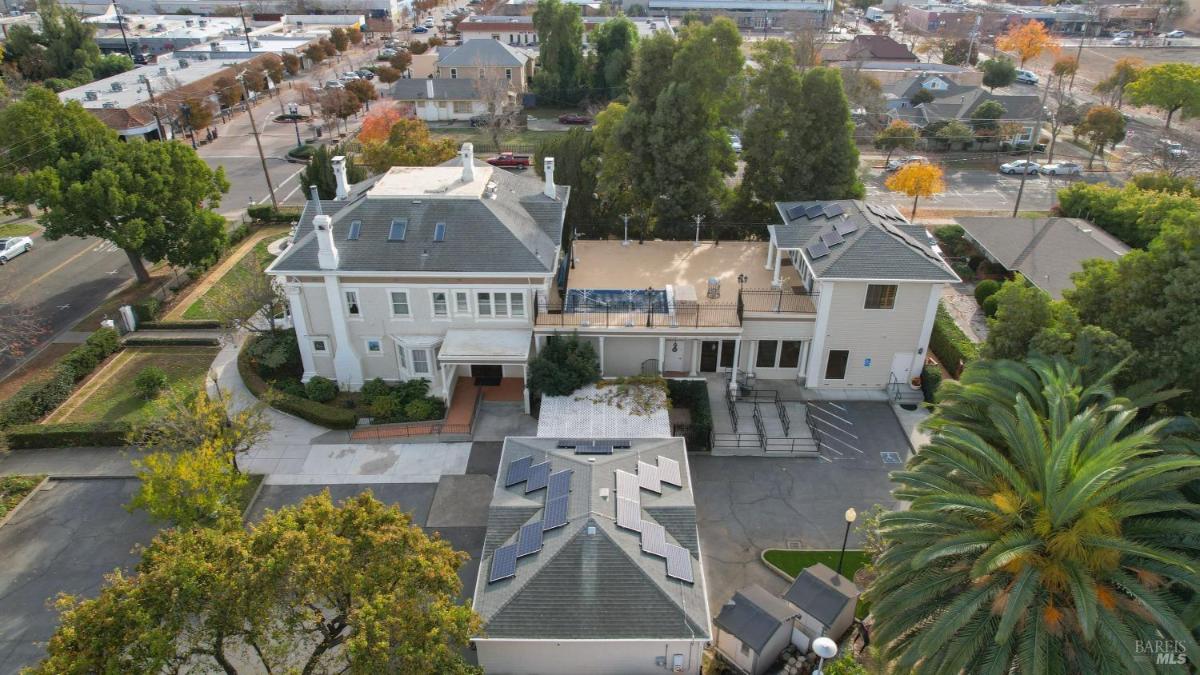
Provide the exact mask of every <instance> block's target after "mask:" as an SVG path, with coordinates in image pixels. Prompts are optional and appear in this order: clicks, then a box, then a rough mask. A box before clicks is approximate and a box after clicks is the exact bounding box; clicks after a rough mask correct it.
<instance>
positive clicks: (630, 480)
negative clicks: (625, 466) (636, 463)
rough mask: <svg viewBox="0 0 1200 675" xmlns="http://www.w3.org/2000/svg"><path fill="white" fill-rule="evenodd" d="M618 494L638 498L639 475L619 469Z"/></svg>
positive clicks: (617, 472) (628, 497)
mask: <svg viewBox="0 0 1200 675" xmlns="http://www.w3.org/2000/svg"><path fill="white" fill-rule="evenodd" d="M616 474H617V496H618V497H624V498H626V499H637V498H638V477H637V476H635V475H634V474H632V473H629V472H628V471H621V470H617V471H616Z"/></svg>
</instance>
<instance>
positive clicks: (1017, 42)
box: [996, 20, 1058, 68]
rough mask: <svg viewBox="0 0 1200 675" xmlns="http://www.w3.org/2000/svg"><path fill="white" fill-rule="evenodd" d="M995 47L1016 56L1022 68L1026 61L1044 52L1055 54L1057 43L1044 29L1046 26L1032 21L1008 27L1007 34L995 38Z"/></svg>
mask: <svg viewBox="0 0 1200 675" xmlns="http://www.w3.org/2000/svg"><path fill="white" fill-rule="evenodd" d="M996 47H998V48H999V49H1003V50H1004V51H1006V52H1012V53H1014V54H1016V55H1017V58H1018V59H1019V60H1020V64H1021V67H1022V68H1024V67H1025V62H1026V61H1028V60H1030V59H1036V58H1037V57H1039V56H1041V55H1042V54H1043V53H1045V52H1050V53H1057V52H1058V41H1057V40H1056V39H1055V38H1054V36H1053V35H1051V34H1050V31H1049V30H1047V29H1046V24H1044V23H1042V22H1041V21H1036V20H1034V21H1026V22H1025V23H1021V24H1014V25H1012V26H1010V27H1009V29H1008V32H1006V33H1005V34H1004V35H1001V36H999V37H997V38H996Z"/></svg>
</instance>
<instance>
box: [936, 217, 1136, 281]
mask: <svg viewBox="0 0 1200 675" xmlns="http://www.w3.org/2000/svg"><path fill="white" fill-rule="evenodd" d="M955 220H956V221H957V222H958V224H959V225H961V226H962V228H963V229H964V230H966V232H967V236H969V237H970V238H971V239H973V240H975V242H977V243H978V244H979V245H980V246H981V247H983V249H984V251H985V252H986V253H987V254H988V255H989V256H991V257H992V258H994V259H995V260H997V261H998V262H999V263H1000V264H1002V265H1004V266H1005V267H1007V268H1008V269H1010V270H1016V271H1018V272H1020V273H1021V274H1024V275H1025V278H1027V279H1029V281H1030V283H1032V284H1034V285H1035V286H1037V287H1038V288H1040V289H1042V290H1043V291H1046V292H1047V293H1049V294H1050V295H1052V296H1053V297H1054V298H1056V299H1058V298H1061V297H1062V294H1063V291H1065V290H1068V289H1071V288H1074V287H1075V283H1074V282H1073V281H1071V275H1072V274H1074V273H1076V272H1078V271H1080V270H1081V269H1083V261H1084V260H1090V259H1092V258H1102V259H1104V260H1117V259H1118V258H1120V257H1121V256H1123V255H1125V254H1126V253H1128V252H1129V247H1128V246H1126V245H1125V244H1123V243H1122V242H1121V241H1119V240H1118V239H1116V238H1115V237H1113V236H1112V235H1110V234H1108V233H1107V232H1105V231H1104V230H1101V229H1100V228H1098V227H1096V226H1095V225H1092V224H1091V223H1088V222H1087V221H1086V220H1079V219H1076V218H983V217H980V218H955Z"/></svg>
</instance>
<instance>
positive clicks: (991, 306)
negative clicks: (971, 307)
mask: <svg viewBox="0 0 1200 675" xmlns="http://www.w3.org/2000/svg"><path fill="white" fill-rule="evenodd" d="M998 309H1000V298H999V297H997V296H996V295H995V294H993V295H989V296H988V297H987V299H986V300H984V301H983V314H984V315H985V316H986V317H987V318H989V319H991V318H994V317H995V316H996V310H998Z"/></svg>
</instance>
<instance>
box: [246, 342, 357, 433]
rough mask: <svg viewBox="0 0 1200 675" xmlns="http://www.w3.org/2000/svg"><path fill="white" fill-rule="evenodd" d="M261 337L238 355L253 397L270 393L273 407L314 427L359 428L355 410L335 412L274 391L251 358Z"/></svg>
mask: <svg viewBox="0 0 1200 675" xmlns="http://www.w3.org/2000/svg"><path fill="white" fill-rule="evenodd" d="M256 340H258V338H257V337H254V338H251V339H250V340H247V341H246V344H244V345H242V350H241V351H240V352H238V360H237V363H238V373H239V374H240V375H241V376H242V382H243V383H245V385H246V388H247V389H249V390H250V393H252V394H254V395H255V396H257V397H258V398H263V397H264V396H267V395H268V392H270V402H271V407H272V408H275V409H276V410H279V411H280V412H285V413H288V414H291V415H295V416H296V417H299V418H300V419H303V420H307V421H309V422H312V423H313V424H318V425H320V426H323V427H328V428H330V429H353V428H354V427H356V426H358V414H357V413H355V412H354V411H353V410H346V409H345V408H335V407H333V406H331V405H325V404H323V403H317V402H315V401H309V400H306V399H302V398H299V397H297V396H292V395H290V394H285V393H283V392H280V391H279V390H277V389H275V388H273V387H272V386H271V385H270V384H268V383H267V382H266V381H265V380H263V379H262V377H260V376H259V374H258V372H257V371H256V370H255V368H254V363H253V362H252V360H251V358H250V346H251V345H252V344H253V343H254V341H256Z"/></svg>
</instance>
